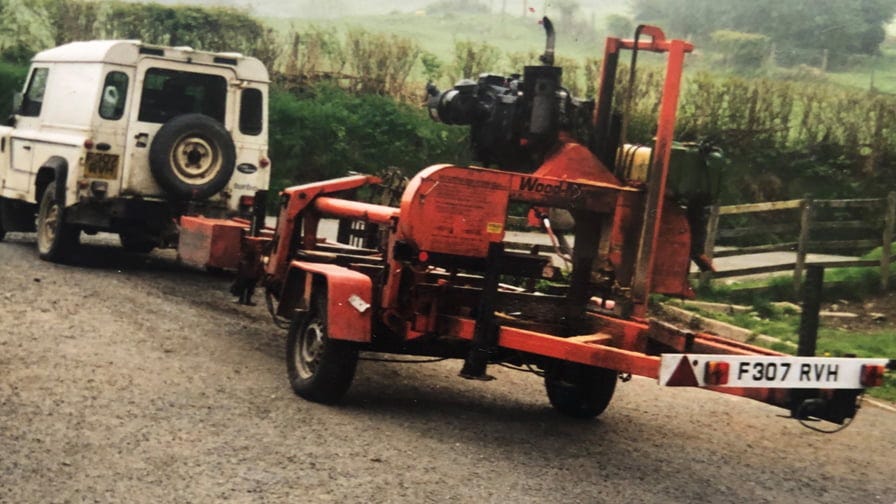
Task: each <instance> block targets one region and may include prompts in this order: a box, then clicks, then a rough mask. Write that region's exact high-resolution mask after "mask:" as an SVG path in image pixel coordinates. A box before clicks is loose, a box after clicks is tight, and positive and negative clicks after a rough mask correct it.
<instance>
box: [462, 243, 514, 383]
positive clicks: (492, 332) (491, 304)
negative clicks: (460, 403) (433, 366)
mask: <svg viewBox="0 0 896 504" xmlns="http://www.w3.org/2000/svg"><path fill="white" fill-rule="evenodd" d="M503 254H504V246H503V244H501V243H490V244H489V246H488V272H487V273H486V274H485V278H484V283H483V285H482V295H481V297H480V298H479V307H478V311H477V314H476V329H475V331H474V333H473V341H472V344H471V346H470V353H469V354H467V357H466V359H464V366H463V368H461V370H460V376H462V377H463V378H468V379H474V380H490V379H492V378H491V377H490V376H488V375H487V374H486V373H485V371H486V368H487V367H488V360H489V356H490V355H491V353H492V351H493V350H494V348H495V347H496V346H497V344H498V327H497V326H496V324H495V302H496V301H497V299H498V282H499V280H500V276H501V275H500V273H499V271H500V268H499V262H500V261H501V256H502V255H503Z"/></svg>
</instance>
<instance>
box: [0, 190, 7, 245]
mask: <svg viewBox="0 0 896 504" xmlns="http://www.w3.org/2000/svg"><path fill="white" fill-rule="evenodd" d="M5 237H6V228H4V227H3V199H0V241H3V238H5Z"/></svg>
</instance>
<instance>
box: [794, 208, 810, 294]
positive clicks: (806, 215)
mask: <svg viewBox="0 0 896 504" xmlns="http://www.w3.org/2000/svg"><path fill="white" fill-rule="evenodd" d="M811 225H812V198H810V197H808V196H807V197H806V198H804V199H803V202H802V204H801V205H800V237H799V240H798V241H797V246H796V264H795V265H794V268H793V295H794V297H795V298H796V299H799V296H800V287H801V283H802V281H803V270H804V269H805V268H806V252H807V251H808V248H809V228H810V227H811Z"/></svg>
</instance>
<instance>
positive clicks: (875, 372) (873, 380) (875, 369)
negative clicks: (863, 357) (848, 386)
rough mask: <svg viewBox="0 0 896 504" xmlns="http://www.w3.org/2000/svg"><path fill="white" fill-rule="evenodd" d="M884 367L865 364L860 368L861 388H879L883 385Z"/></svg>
mask: <svg viewBox="0 0 896 504" xmlns="http://www.w3.org/2000/svg"><path fill="white" fill-rule="evenodd" d="M885 372H886V367H885V366H881V365H879V364H865V365H863V366H862V378H861V380H860V381H861V383H862V386H863V387H880V386H881V385H883V384H884V373H885Z"/></svg>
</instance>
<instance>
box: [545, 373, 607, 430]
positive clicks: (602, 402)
mask: <svg viewBox="0 0 896 504" xmlns="http://www.w3.org/2000/svg"><path fill="white" fill-rule="evenodd" d="M618 376H619V373H618V372H616V371H614V370H612V369H606V368H600V367H594V366H586V365H584V364H576V363H572V362H556V363H554V365H552V366H549V367H548V369H546V370H545V376H544V384H545V388H546V389H547V392H548V400H550V401H551V406H553V407H554V409H556V410H557V411H559V412H560V413H563V414H564V415H569V416H571V417H575V418H594V417H596V416H598V415H600V414H601V413H603V411H604V410H605V409H607V405H609V404H610V400H611V399H612V398H613V392H615V391H616V382H617V381H618Z"/></svg>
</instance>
